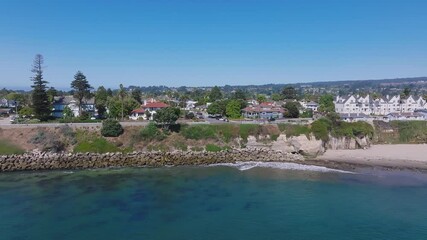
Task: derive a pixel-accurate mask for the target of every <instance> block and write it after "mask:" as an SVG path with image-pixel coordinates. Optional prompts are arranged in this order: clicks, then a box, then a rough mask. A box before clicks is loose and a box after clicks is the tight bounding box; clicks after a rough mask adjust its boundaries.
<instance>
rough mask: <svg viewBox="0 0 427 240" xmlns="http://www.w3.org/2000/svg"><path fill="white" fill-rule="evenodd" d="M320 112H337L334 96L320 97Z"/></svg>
mask: <svg viewBox="0 0 427 240" xmlns="http://www.w3.org/2000/svg"><path fill="white" fill-rule="evenodd" d="M319 112H323V113H330V112H335V104H334V96H332V95H331V94H325V95H322V96H321V97H320V99H319Z"/></svg>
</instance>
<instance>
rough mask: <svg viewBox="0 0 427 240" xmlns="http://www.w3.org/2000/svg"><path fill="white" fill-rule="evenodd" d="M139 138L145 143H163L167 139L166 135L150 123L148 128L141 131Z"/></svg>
mask: <svg viewBox="0 0 427 240" xmlns="http://www.w3.org/2000/svg"><path fill="white" fill-rule="evenodd" d="M139 137H140V138H141V140H145V141H152V140H157V141H161V140H163V139H165V138H166V135H165V134H164V133H163V132H162V131H160V130H159V129H158V128H157V126H156V125H155V124H154V123H149V124H148V125H147V126H146V127H144V128H143V129H141V131H140V132H139Z"/></svg>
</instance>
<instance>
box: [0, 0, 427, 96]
mask: <svg viewBox="0 0 427 240" xmlns="http://www.w3.org/2000/svg"><path fill="white" fill-rule="evenodd" d="M426 9H427V1H424V0H418V1H417V0H402V1H395V0H358V1H351V0H339V1H326V0H315V1H309V0H299V1H285V0H282V1H269V0H263V1H262V0H258V1H255V0H228V1H221V0H216V1H208V0H198V1H195V0H194V1H184V0H175V1H166V0H153V1H143V0H140V1H108V0H103V1H95V0H84V1H81V0H56V1H54V0H50V1H36V0H28V1H24V0H0V64H1V68H0V69H1V76H0V87H28V86H29V85H30V80H29V79H30V77H31V72H30V68H31V64H32V60H33V58H34V55H35V54H37V53H41V54H42V55H43V56H44V57H45V65H46V68H45V79H46V80H48V81H49V82H50V85H51V86H54V87H57V88H64V87H69V85H70V82H71V80H72V79H73V76H74V74H75V72H76V71H77V70H81V71H82V72H83V73H84V74H85V75H86V76H87V78H88V80H89V82H90V83H91V84H92V85H93V86H96V87H97V86H99V85H105V86H107V87H117V86H118V85H119V84H120V83H123V84H124V85H126V86H127V85H140V86H149V85H167V86H182V85H186V86H210V85H225V84H229V85H240V84H266V83H293V82H311V81H330V80H350V79H379V78H395V77H415V76H427V14H426Z"/></svg>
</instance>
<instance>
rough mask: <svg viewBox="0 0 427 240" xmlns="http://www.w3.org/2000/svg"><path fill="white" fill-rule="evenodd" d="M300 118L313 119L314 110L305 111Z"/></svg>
mask: <svg viewBox="0 0 427 240" xmlns="http://www.w3.org/2000/svg"><path fill="white" fill-rule="evenodd" d="M300 117H302V118H312V117H313V110H311V109H307V110H305V111H304V112H303V113H302V114H301V115H300Z"/></svg>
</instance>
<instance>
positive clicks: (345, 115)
mask: <svg viewBox="0 0 427 240" xmlns="http://www.w3.org/2000/svg"><path fill="white" fill-rule="evenodd" d="M340 117H341V118H368V117H369V116H368V115H366V114H364V113H340Z"/></svg>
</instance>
